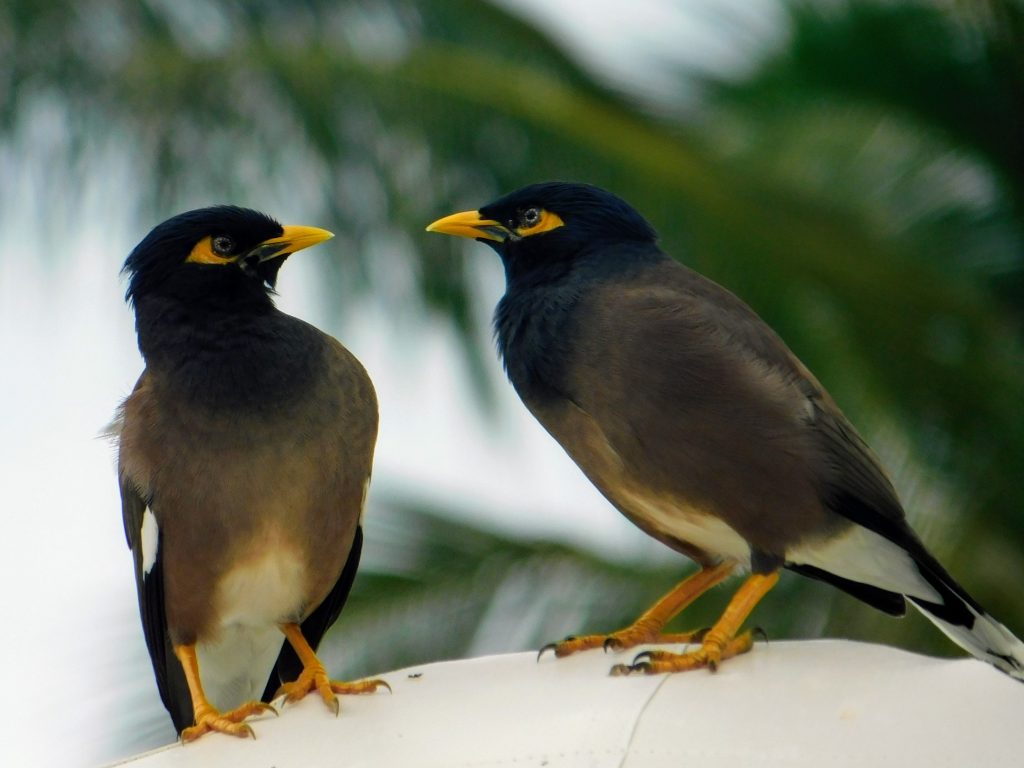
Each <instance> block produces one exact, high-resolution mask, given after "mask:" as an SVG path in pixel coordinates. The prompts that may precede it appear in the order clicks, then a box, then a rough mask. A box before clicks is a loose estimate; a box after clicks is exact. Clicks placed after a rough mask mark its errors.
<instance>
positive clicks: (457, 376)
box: [0, 0, 768, 765]
mask: <svg viewBox="0 0 1024 768" xmlns="http://www.w3.org/2000/svg"><path fill="white" fill-rule="evenodd" d="M505 2H506V3H507V4H508V5H510V6H512V5H520V6H523V7H524V8H526V9H527V10H528V12H529V13H530V14H531V15H536V17H537V18H542V19H544V20H545V21H546V22H548V23H550V24H551V25H552V26H553V28H555V29H558V30H561V32H562V33H563V34H564V35H565V36H566V38H567V39H568V40H569V41H570V43H571V47H572V49H573V50H574V51H576V52H577V53H578V54H579V55H580V56H581V58H582V59H583V60H584V61H586V62H588V63H592V64H593V65H594V66H596V67H598V68H599V69H600V70H601V72H602V73H604V74H606V75H607V76H609V77H612V78H615V79H617V80H618V79H629V80H632V79H634V78H638V79H639V82H640V83H641V84H642V87H644V88H647V89H649V90H651V91H652V93H657V92H664V91H665V90H666V89H668V88H669V87H670V83H671V81H670V80H668V79H667V78H665V77H662V76H659V75H658V72H660V71H663V70H661V69H659V67H658V66H657V62H656V59H655V55H656V52H657V54H658V55H660V54H661V53H664V55H665V56H666V59H667V60H673V61H686V62H691V63H692V62H694V61H699V60H704V59H706V60H707V61H708V62H714V66H716V67H718V66H720V67H723V68H728V69H734V68H736V67H739V66H741V65H742V63H743V62H744V61H745V53H744V52H747V51H749V48H748V47H747V46H746V45H745V44H744V45H738V44H729V42H728V41H729V40H730V37H729V35H728V34H723V33H722V30H721V26H720V23H719V22H720V21H721V18H722V17H719V16H715V15H709V12H708V8H709V7H710V6H711V2H710V0H706V1H703V2H691V3H673V2H670V1H669V0H664V1H661V2H659V1H657V0H633V2H631V3H630V4H629V5H628V8H626V7H624V6H623V4H621V3H611V2H593V1H591V2H587V0H579V2H572V3H567V2H565V3H552V2H549V1H547V0H518V2H515V3H513V2H512V0H505ZM718 5H719V10H718V11H717V12H718V13H721V12H722V11H721V8H725V9H726V11H725V12H728V9H729V8H730V7H732V6H735V7H739V0H735V2H728V3H724V4H723V3H719V4H718ZM746 18H747V19H748V20H751V19H752V21H751V25H750V26H749V27H748V28H747V29H745V30H741V34H740V38H746V37H748V36H749V35H750V34H752V32H754V31H756V30H757V28H758V26H763V25H765V24H767V23H768V21H767V17H766V16H762V17H760V18H758V17H756V16H752V15H747V17H746ZM762 31H763V30H762ZM741 49H742V51H741ZM637 73H642V74H641V75H638V74H637ZM34 138H35V139H37V140H38V142H37V144H38V146H40V147H42V148H43V150H41V151H40V152H38V153H36V154H33V155H29V156H27V157H25V156H18V155H15V154H13V153H11V152H10V150H0V177H2V178H3V183H4V185H5V187H7V189H8V190H16V191H17V194H16V195H11V194H10V192H9V191H8V192H7V193H5V194H4V209H3V210H2V211H0V231H3V232H4V241H5V246H4V256H3V257H2V258H0V394H2V396H3V402H4V406H5V407H4V415H3V417H2V418H3V420H2V427H0V512H2V514H3V535H2V536H0V578H2V581H0V598H2V600H0V607H2V611H3V617H4V631H3V632H2V633H0V658H3V659H5V660H6V663H5V667H6V669H5V671H6V674H7V679H6V681H5V686H4V688H5V695H4V696H3V697H2V698H0V724H2V729H3V730H2V735H0V763H3V764H5V765H28V764H32V765H78V764H95V763H96V762H97V761H108V760H111V759H113V758H115V757H117V756H118V751H117V745H116V744H111V742H110V729H111V726H110V723H109V721H108V722H103V721H102V719H101V718H104V717H107V718H111V717H113V718H117V717H124V716H128V717H130V716H131V714H132V713H123V712H119V711H118V709H117V707H118V697H117V694H118V688H119V685H120V684H122V683H123V682H124V681H125V680H129V679H131V678H132V677H136V676H140V675H141V676H149V675H151V671H150V669H149V666H148V658H147V657H146V656H145V655H144V652H143V653H142V655H141V658H142V659H146V664H145V666H144V668H131V669H120V670H119V671H118V673H117V674H118V675H119V676H120V677H121V678H123V679H115V680H111V679H110V670H111V669H112V668H115V667H116V666H117V665H116V664H115V663H114V662H113V661H112V659H111V654H112V653H116V652H118V649H121V652H123V653H124V654H125V657H126V658H128V657H131V658H140V655H139V654H138V653H135V652H134V651H133V652H132V653H131V654H129V653H128V651H125V650H123V649H124V648H125V647H126V646H127V647H131V648H134V649H135V650H136V651H137V650H138V647H141V644H142V642H143V639H142V631H141V627H140V625H139V623H138V616H137V612H136V603H135V600H136V598H135V592H134V582H133V579H132V571H131V568H132V567H131V560H130V557H129V553H128V550H127V547H126V546H125V540H124V533H123V529H122V524H121V515H120V502H119V498H118V491H117V483H116V477H115V469H114V451H113V448H112V447H111V446H110V445H109V444H108V443H107V442H106V441H104V440H100V439H97V437H96V436H97V434H98V432H99V431H100V430H101V429H102V427H103V426H104V425H105V424H106V423H107V422H108V421H109V419H110V417H111V415H112V413H113V410H114V407H115V406H116V405H117V403H118V402H119V401H120V400H121V399H122V398H123V397H124V396H126V395H127V394H128V393H129V392H130V390H131V387H132V385H133V384H134V381H135V379H136V377H137V376H138V374H139V372H140V371H141V368H142V362H141V359H140V358H139V355H138V352H137V348H136V343H135V336H134V330H133V320H132V316H131V313H130V310H129V309H128V307H127V306H126V305H125V304H124V302H123V291H124V285H123V283H122V281H120V280H119V279H118V270H119V269H120V266H121V264H122V262H123V260H124V257H125V256H126V254H127V253H128V251H129V250H130V248H131V247H132V246H133V245H134V243H135V242H137V241H138V240H139V239H140V238H141V237H142V235H144V234H145V230H146V229H148V226H147V225H144V224H142V223H140V222H136V221H134V220H132V218H131V214H130V211H129V208H128V206H127V205H126V204H125V205H122V204H121V202H120V201H121V200H122V199H127V198H126V197H125V196H127V195H128V194H130V192H129V190H131V186H132V181H133V176H132V173H131V169H130V168H128V167H125V164H124V163H121V164H120V165H119V164H118V163H117V162H116V160H115V159H112V161H111V164H110V165H109V166H107V167H105V168H104V169H103V171H102V172H101V173H99V174H97V181H96V185H95V186H93V185H90V186H87V187H85V188H84V189H82V190H78V192H79V193H80V196H79V197H77V198H76V197H75V196H73V195H65V199H64V200H62V201H58V204H57V205H56V207H55V206H54V201H53V200H50V199H46V197H45V195H46V194H47V192H48V191H49V190H52V189H54V188H55V187H54V185H52V179H53V178H54V176H55V174H60V168H59V166H57V167H54V161H53V158H51V157H49V156H47V154H46V152H45V145H46V137H45V136H43V137H34ZM23 146H24V145H23ZM44 175H49V176H50V179H51V181H50V182H49V183H50V186H45V185H43V184H42V183H41V181H40V179H41V177H42V176H44ZM58 188H59V187H58ZM481 202H483V201H481ZM289 204H290V203H289V201H287V200H284V201H282V202H281V205H280V206H279V207H278V208H277V209H274V210H268V212H269V213H271V214H272V215H274V216H276V217H277V218H279V219H280V220H282V221H285V222H291V223H297V224H314V225H315V224H317V222H315V221H309V220H308V215H304V213H303V211H302V210H291V209H289ZM291 204H293V205H294V203H291ZM444 213H447V211H439V212H438V215H441V214H444ZM424 223H426V222H424ZM330 247H331V244H330V243H328V244H326V245H324V246H320V247H319V248H318V249H315V250H312V251H309V252H305V253H303V254H301V255H300V256H297V257H294V258H292V259H291V260H290V261H289V263H288V265H287V266H286V267H285V269H284V270H283V272H282V277H281V281H280V284H279V290H280V293H281V298H280V300H279V306H281V308H282V309H284V310H285V311H287V312H290V313H292V314H295V315H297V316H300V317H302V318H304V319H306V320H309V321H310V322H313V323H314V324H317V325H319V326H320V327H322V328H324V329H325V330H327V331H328V332H331V333H333V334H334V335H337V336H338V337H339V338H340V339H341V340H342V341H343V342H344V343H345V344H346V345H347V346H348V347H349V348H350V349H352V351H353V352H354V353H355V354H356V355H357V356H358V357H359V358H360V359H361V360H362V361H363V363H364V364H365V365H366V367H367V369H368V370H369V372H370V374H371V376H372V377H373V379H374V382H375V384H376V386H377V390H378V395H379V398H380V401H381V433H380V439H379V442H378V447H377V454H376V456H377V460H376V467H375V476H374V486H373V489H372V490H371V496H370V510H369V514H372V513H373V512H372V511H373V505H374V492H376V493H378V494H379V493H380V492H381V491H382V490H385V491H387V490H390V491H396V492H397V491H401V492H404V493H408V494H409V495H417V496H420V497H425V498H427V499H432V500H434V501H437V502H439V503H440V504H441V505H446V504H451V505H452V511H453V514H457V515H471V516H472V519H473V520H474V521H476V522H479V523H481V524H484V525H489V526H493V527H496V528H498V529H500V530H504V531H506V532H514V533H529V534H531V535H534V536H538V537H552V538H557V539H560V540H564V541H569V542H572V543H575V544H579V545H582V546H586V547H590V548H593V549H595V550H597V551H599V552H601V553H602V554H604V555H611V556H615V557H620V558H624V559H632V558H638V557H651V556H658V553H659V551H660V548H658V547H657V546H656V545H654V544H653V543H652V542H651V541H650V540H649V539H647V538H646V537H644V536H643V535H642V534H640V533H639V532H638V531H637V530H636V529H634V528H633V527H632V526H631V525H629V524H628V523H626V522H625V521H624V520H623V519H621V518H620V517H619V515H618V514H617V513H616V512H615V511H614V510H613V509H612V508H611V507H610V506H609V505H608V504H607V503H605V502H604V501H603V499H601V497H600V496H599V495H598V494H597V492H596V491H595V490H594V489H593V488H592V487H591V486H590V484H589V483H588V482H587V481H586V480H585V478H584V477H583V475H582V474H581V473H580V472H579V471H578V469H576V467H575V466H574V465H573V464H572V463H571V461H570V460H569V459H568V458H567V457H566V456H565V454H564V453H563V452H562V450H561V448H559V447H558V446H557V445H556V444H555V443H554V442H553V441H552V440H551V439H550V438H549V437H548V436H547V434H546V433H545V432H544V431H543V430H542V429H541V428H540V426H539V425H537V424H536V423H535V422H534V420H533V419H532V417H531V416H530V415H529V414H528V413H527V411H526V410H525V408H523V407H522V405H521V404H520V403H519V401H518V398H517V397H516V396H515V393H514V392H513V391H512V389H511V387H510V386H508V385H506V384H505V383H504V381H503V374H501V372H500V368H499V365H498V361H497V359H496V357H495V356H494V355H488V360H489V361H490V365H491V374H492V376H493V378H494V379H495V381H497V382H498V383H499V385H498V386H497V387H496V390H497V394H498V409H497V413H496V414H493V415H491V416H487V415H485V414H483V413H481V412H479V411H478V410H469V409H467V408H465V403H467V402H473V394H472V390H471V385H470V383H469V381H468V376H467V375H466V371H464V370H463V363H462V358H461V353H460V351H459V348H458V342H457V340H456V339H455V338H454V337H453V335H452V334H451V332H450V331H448V330H447V329H446V328H445V327H444V326H443V325H442V324H440V323H430V322H423V323H420V324H417V325H415V326H414V327H403V328H397V327H396V326H395V324H394V323H392V322H391V320H389V319H388V317H387V314H386V309H385V308H382V307H379V306H374V305H371V304H368V305H367V306H366V307H364V308H362V309H361V310H360V311H358V312H353V313H351V314H350V317H352V318H353V324H352V325H351V326H350V327H346V328H344V329H341V328H336V327H331V324H330V321H329V320H328V313H327V312H326V310H325V308H323V307H319V306H317V305H316V302H315V301H314V298H313V297H314V296H315V295H316V293H317V284H316V281H317V280H319V279H322V278H321V276H320V275H321V273H319V272H318V271H317V266H316V259H317V258H318V254H317V251H318V250H322V249H326V248H330ZM467 258H469V259H471V263H472V264H473V265H474V266H475V268H476V270H477V278H478V283H479V286H480V290H479V295H480V297H481V298H480V305H481V308H482V311H487V312H488V313H489V311H490V308H491V307H492V306H493V304H494V303H495V302H496V301H497V299H498V298H499V296H500V294H501V292H502V283H503V276H502V273H501V269H500V264H499V262H498V260H497V259H496V258H494V257H493V255H491V254H489V253H488V252H484V251H483V249H482V248H481V247H479V246H476V245H475V244H469V245H468V248H467ZM411 333H415V334H417V335H416V336H414V337H410V334H411ZM100 628H102V629H100ZM136 646H138V647H136ZM153 702H154V705H155V706H157V707H159V702H158V700H156V696H155V687H154V695H153ZM136 714H137V713H136ZM5 756H14V757H15V758H16V759H15V760H14V761H13V762H9V761H8V759H6V757H5Z"/></svg>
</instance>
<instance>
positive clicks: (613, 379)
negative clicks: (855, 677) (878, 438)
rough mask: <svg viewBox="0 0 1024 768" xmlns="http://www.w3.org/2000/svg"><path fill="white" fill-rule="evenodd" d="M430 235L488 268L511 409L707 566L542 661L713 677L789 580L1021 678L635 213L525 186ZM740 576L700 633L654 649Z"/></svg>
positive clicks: (765, 355) (562, 186) (788, 372)
mask: <svg viewBox="0 0 1024 768" xmlns="http://www.w3.org/2000/svg"><path fill="white" fill-rule="evenodd" d="M427 229H428V230H429V231H433V232H442V233H445V234H450V235H459V236H462V237H470V238H475V239H477V240H479V241H480V242H482V243H485V244H486V245H489V246H490V247H492V248H493V249H494V250H495V251H497V253H498V255H499V256H500V257H501V260H502V262H503V264H504V267H505V278H506V291H505V295H504V297H502V299H501V301H500V303H499V304H498V308H497V311H496V313H495V318H494V325H495V329H496V334H497V341H498V348H499V350H500V353H501V356H502V358H503V361H504V364H505V369H506V371H507V373H508V376H509V378H510V379H511V381H512V384H513V385H514V386H515V389H516V391H517V392H518V393H519V395H520V397H521V398H522V400H523V402H524V403H525V404H526V406H527V408H529V410H530V411H531V412H532V413H533V415H534V416H535V417H536V418H537V419H538V420H539V421H540V423H541V424H542V425H543V426H544V427H545V428H546V429H547V430H548V432H550V433H551V435H552V436H553V437H554V438H555V439H556V440H557V441H558V442H559V443H561V445H562V447H563V448H564V449H565V450H566V452H567V453H568V454H569V455H570V456H571V457H572V459H573V460H574V461H575V462H576V463H577V464H578V465H579V466H580V468H581V469H582V470H583V472H584V473H585V474H586V475H587V477H588V478H589V479H590V480H591V481H592V482H593V483H594V485H596V486H597V487H598V489H600V491H601V493H603V494H604V496H605V497H606V498H607V499H608V500H609V501H610V502H611V503H612V504H613V505H614V506H615V507H616V508H617V509H618V510H619V511H620V512H622V514H624V515H625V516H626V517H627V518H628V519H629V520H631V521H632V522H633V523H634V524H636V525H637V526H639V527H640V529H641V530H643V531H644V532H646V533H647V534H649V535H650V536H653V537H654V538H655V539H657V540H659V541H661V542H662V543H663V544H665V545H667V546H669V547H671V548H672V549H674V550H676V551H678V552H681V553H683V554H684V555H688V556H689V557H691V558H693V559H694V560H696V561H697V563H698V564H699V565H700V566H701V569H700V570H699V571H697V572H696V573H695V574H694V575H692V576H690V577H689V578H687V579H685V580H684V581H683V582H681V583H680V584H679V585H678V586H676V587H675V588H674V589H673V590H672V591H671V592H669V593H668V594H667V595H665V596H664V597H663V598H662V599H661V600H659V601H658V602H657V603H656V604H655V605H654V606H653V607H652V608H651V609H650V610H648V611H647V612H646V613H644V614H643V615H642V616H641V617H640V618H639V619H637V620H636V622H634V623H633V624H632V625H631V626H629V627H627V628H625V629H622V630H620V631H617V632H613V633H611V634H610V635H589V636H584V637H577V638H569V639H567V640H565V641H563V642H560V643H555V644H552V646H550V647H552V648H553V650H554V651H555V653H556V655H558V656H565V655H567V654H570V653H573V652H575V651H579V650H583V649H587V648H594V647H601V646H604V647H605V648H616V649H622V648H630V647H633V646H635V645H637V644H640V643H646V642H687V641H690V640H695V641H699V642H700V646H699V647H698V648H695V649H694V650H692V651H689V652H687V653H681V654H676V653H669V652H665V651H657V652H650V653H644V654H640V656H638V657H637V658H636V659H634V662H633V664H632V665H629V666H627V665H618V666H616V667H615V668H613V672H614V673H618V674H622V673H629V672H646V673H657V672H673V671H679V670H687V669H692V668H696V667H704V666H707V667H710V668H712V669H714V668H715V667H716V666H717V665H718V664H719V663H720V662H721V661H722V660H724V659H727V658H729V657H731V656H734V655H736V654H739V653H743V652H745V651H747V650H749V649H750V647H751V644H752V637H751V633H750V632H749V631H748V632H743V633H742V634H741V633H740V627H741V625H742V624H743V622H744V620H745V619H746V618H747V616H748V615H749V614H750V612H751V611H752V610H753V608H754V606H755V605H756V604H757V603H758V601H759V600H760V599H761V598H762V597H764V595H765V594H766V593H767V592H768V591H769V590H770V589H771V588H772V587H773V586H775V584H776V582H777V581H778V579H779V572H780V570H781V569H782V568H788V569H790V570H792V571H796V572H797V573H800V574H803V575H804V576H809V577H811V578H815V579H820V580H822V581H826V582H828V583H830V584H832V585H834V586H836V587H838V588H839V589H842V590H844V591H846V592H849V593H850V594H852V595H854V596H855V597H857V598H859V599H861V600H863V601H864V602H866V603H868V604H870V605H873V606H874V607H876V608H879V609H881V610H883V611H885V612H886V613H889V614H892V615H894V616H900V615H902V614H903V613H904V612H905V611H906V601H907V600H909V601H910V602H911V603H912V604H913V605H914V606H916V607H917V608H918V609H920V610H921V611H922V612H923V613H924V614H925V616H927V617H928V618H929V619H931V620H932V621H933V622H934V623H935V624H937V625H938V627H939V628H940V629H941V630H942V631H943V632H945V633H946V634H947V635H948V636H949V637H950V638H951V639H952V640H953V641H954V642H955V643H957V644H958V645H960V646H962V647H963V648H965V649H966V650H967V651H969V652H970V653H971V654H973V655H974V656H976V657H978V658H979V659H982V660H983V661H987V662H989V663H990V664H992V665H994V666H996V667H997V668H999V669H1000V670H1002V671H1003V672H1006V673H1007V674H1009V675H1011V676H1013V677H1015V678H1017V679H1024V643H1021V641H1020V640H1018V639H1017V638H1016V637H1014V636H1013V635H1012V634H1011V633H1010V631H1009V630H1007V629H1006V627H1004V626H1003V625H1002V624H1000V623H998V622H997V621H995V620H994V619H993V618H992V617H991V616H989V615H988V614H987V613H985V611H984V610H983V609H982V608H981V606H980V605H978V603H977V602H976V601H975V600H973V599H972V598H971V597H970V595H968V594H967V592H965V591H964V589H963V588H962V587H961V586H960V585H958V584H957V583H956V581H954V580H953V578H952V577H951V576H950V575H949V573H947V572H946V570H945V569H944V568H943V567H942V566H941V565H940V564H939V563H938V561H937V560H936V559H935V558H934V557H933V556H932V555H931V554H929V552H928V551H927V550H926V549H925V547H924V545H923V544H922V543H921V540H920V539H919V538H918V537H917V536H916V535H915V533H914V532H913V531H912V530H911V528H910V527H909V525H908V524H907V521H906V517H905V515H904V512H903V508H902V507H901V505H900V502H899V500H898V499H897V497H896V493H895V491H894V490H893V487H892V484H891V483H890V481H889V479H888V478H887V477H886V474H885V471H884V470H883V469H882V468H881V466H880V465H879V462H878V459H877V458H876V457H875V455H874V454H873V453H872V452H871V450H870V449H869V448H868V446H867V445H866V444H865V443H864V441H863V440H862V439H861V438H860V436H859V435H858V434H857V432H856V430H855V429H854V428H853V426H852V425H851V424H850V422H849V421H848V420H847V419H846V417H845V416H843V414H842V412H841V411H840V410H839V408H838V407H837V406H836V404H835V402H834V401H833V400H832V398H831V397H830V396H829V394H828V392H826V391H825V389H824V388H823V387H822V386H821V384H820V383H818V381H817V379H815V378H814V376H813V375H812V374H811V372H810V371H808V370H807V368H806V367H805V366H804V365H803V364H802V363H801V362H800V361H799V360H798V359H797V358H796V356H795V355H794V354H793V353H792V352H791V351H790V350H789V349H788V348H787V347H786V345H785V344H784V343H783V341H782V340H781V339H780V338H779V337H778V336H777V335H776V334H775V333H774V332H773V331H772V329H771V328H769V327H768V325H767V324H765V322H764V321H763V320H761V318H759V317H758V316H757V315H756V314H755V313H754V312H753V310H751V309H750V308H749V307H748V306H747V305H746V304H744V303H743V302H742V301H741V300H740V299H738V298H737V297H736V296H734V295H733V294H732V293H730V292H729V291H727V290H725V289H724V288H722V287H721V286H719V285H717V284H715V283H713V282H712V281H710V280H708V279H706V278H704V277H702V276H701V275H699V274H697V273H695V272H693V271H692V270H690V269H688V268H686V267H684V266H683V265H681V264H679V263H678V262H676V261H674V260H673V259H671V258H670V257H669V256H667V255H666V254H665V253H663V252H662V251H661V250H660V249H659V248H658V245H657V235H656V234H655V231H654V229H653V228H652V227H651V225H650V224H648V223H647V221H646V220H645V219H644V218H643V217H642V216H641V215H640V214H639V213H637V211H635V210H634V209H633V208H632V207H630V206H629V205H628V204H627V203H625V202H624V201H623V200H621V199H620V198H618V197H616V196H615V195H613V194H611V193H609V192H606V191H604V190H602V189H598V188H596V187H593V186H588V185H583V184H569V183H561V182H551V183H543V184H535V185H532V186H528V187H524V188H523V189H520V190H517V191H515V192H512V193H511V194H509V195H506V196H505V197H502V198H500V199H499V200H496V201H495V202H493V203H490V204H489V205H485V206H483V207H482V208H480V209H479V210H478V211H467V212H464V213H456V214H453V215H451V216H448V217H446V218H443V219H440V220H438V221H435V222H434V223H433V224H431V225H430V226H429V227H428V228H427ZM747 569H749V571H750V575H749V576H748V577H747V578H746V580H745V581H744V582H743V584H742V586H740V588H739V589H738V590H737V592H736V593H735V595H734V596H733V598H732V600H731V601H730V602H729V604H728V607H727V608H726V609H725V612H724V613H723V614H722V616H721V618H720V619H718V621H717V622H716V623H715V624H714V625H713V626H712V627H711V628H710V629H709V630H707V631H706V632H701V633H685V634H663V633H662V628H663V627H664V625H665V624H666V622H668V621H669V620H670V619H671V618H672V617H674V616H675V615H676V614H677V613H679V612H680V611H681V610H682V609H683V608H685V607H686V606H687V605H688V604H689V603H691V602H692V601H693V600H694V599H695V598H697V597H698V596H699V595H700V594H702V593H703V592H705V591H706V590H708V589H710V588H711V587H712V586H714V585H716V584H718V583H719V582H721V581H722V580H724V579H725V578H726V577H727V576H729V575H730V574H732V573H734V572H736V571H745V570H747Z"/></svg>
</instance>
